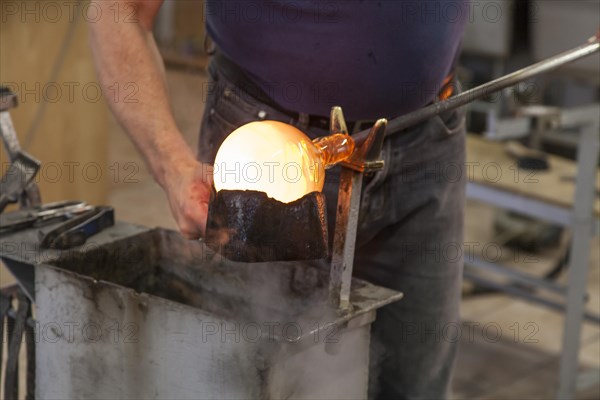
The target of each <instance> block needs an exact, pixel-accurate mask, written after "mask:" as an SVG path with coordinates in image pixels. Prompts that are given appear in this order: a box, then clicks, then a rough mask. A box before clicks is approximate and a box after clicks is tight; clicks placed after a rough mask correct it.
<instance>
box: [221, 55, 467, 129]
mask: <svg viewBox="0 0 600 400" xmlns="http://www.w3.org/2000/svg"><path fill="white" fill-rule="evenodd" d="M214 63H215V66H216V67H217V68H218V69H219V70H220V71H221V72H222V73H223V75H225V77H226V78H227V79H228V80H229V81H231V83H233V84H234V85H235V86H237V87H239V88H242V89H244V91H245V92H246V93H247V94H248V95H250V96H252V97H254V98H255V99H256V100H258V101H260V102H261V103H263V104H265V105H267V106H269V107H271V108H273V109H275V110H277V111H279V112H281V113H283V114H285V115H287V116H288V117H290V118H291V119H292V120H294V121H300V122H301V123H304V124H305V125H306V126H308V127H313V128H320V129H324V130H329V126H330V119H329V117H325V116H319V115H307V114H302V113H299V112H295V111H291V110H287V109H285V108H283V107H281V106H280V105H279V104H277V103H276V102H275V101H274V100H273V99H272V98H271V97H270V96H269V95H268V94H266V93H265V92H264V91H263V90H262V89H261V88H260V87H258V86H257V85H256V84H254V83H253V81H252V79H250V78H249V77H248V73H247V72H246V71H244V69H243V68H242V67H240V66H239V65H237V64H236V63H234V62H233V61H231V60H229V59H228V58H227V57H225V56H224V55H223V54H222V53H221V52H220V51H218V50H216V51H215V52H214ZM454 84H455V83H454V74H450V75H448V76H447V77H446V79H445V80H444V83H443V85H442V89H441V90H440V93H439V94H438V96H437V97H436V100H434V101H439V100H444V99H446V98H448V97H450V96H451V95H452V94H453V89H454ZM374 124H375V120H359V121H346V126H347V128H348V132H349V133H350V134H352V133H356V132H360V131H362V130H365V129H369V128H371V127H372V126H373V125H374Z"/></svg>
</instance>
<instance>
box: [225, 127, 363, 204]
mask: <svg viewBox="0 0 600 400" xmlns="http://www.w3.org/2000/svg"><path fill="white" fill-rule="evenodd" d="M353 151H354V141H353V140H352V138H351V137H350V136H348V135H345V134H341V133H338V134H334V135H331V136H325V137H322V138H318V139H315V140H314V141H311V140H310V138H309V137H308V136H306V135H305V134H304V133H303V132H302V131H300V130H299V129H297V128H295V127H293V126H291V125H288V124H285V123H283V122H278V121H256V122H250V123H248V124H246V125H243V126H241V127H239V128H238V129H236V130H235V131H233V132H232V133H231V134H230V135H229V136H228V137H227V138H226V139H225V141H224V142H223V144H222V145H221V147H220V148H219V151H218V152H217V156H216V158H215V168H214V170H213V179H214V185H215V189H216V190H217V191H219V190H222V189H228V190H256V191H261V192H265V193H266V194H267V195H268V196H269V197H271V198H274V199H276V200H279V201H281V202H284V203H289V202H291V201H294V200H297V199H299V198H301V197H302V196H304V195H306V194H308V193H310V192H313V191H319V192H320V191H321V190H322V189H323V184H324V182H325V169H326V168H328V167H329V166H331V165H333V164H335V163H338V162H340V161H343V160H344V159H345V158H347V157H349V156H350V155H351V154H352V152H353Z"/></svg>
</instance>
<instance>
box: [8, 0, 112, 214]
mask: <svg viewBox="0 0 600 400" xmlns="http://www.w3.org/2000/svg"><path fill="white" fill-rule="evenodd" d="M72 3H74V2H59V1H30V0H28V1H11V0H0V82H1V83H2V84H4V85H9V86H11V87H12V88H13V90H14V91H15V92H16V93H17V94H18V96H19V100H20V104H19V106H18V107H17V108H16V109H14V110H12V111H11V116H12V118H13V122H14V124H15V127H16V130H17V133H18V134H19V139H20V140H21V144H22V145H25V144H26V142H27V141H26V136H27V133H28V132H30V130H31V129H32V125H33V121H34V119H35V118H36V116H37V115H39V112H40V109H41V108H44V107H45V112H44V114H43V116H42V118H41V119H40V120H39V125H38V127H37V129H36V133H35V136H33V137H32V139H31V141H30V142H29V145H28V146H27V148H26V150H27V151H28V152H30V153H31V154H32V155H34V156H35V157H37V158H38V159H40V160H41V161H42V162H43V167H42V170H41V174H40V175H39V177H38V181H39V185H40V188H41V192H42V199H43V201H44V202H49V201H56V200H61V199H81V200H85V201H88V202H90V203H95V204H100V203H104V202H105V201H106V199H107V191H108V182H109V181H110V179H111V176H110V173H111V170H110V169H109V167H110V166H109V165H107V133H108V132H107V124H108V119H107V118H108V113H107V107H106V105H105V101H104V99H103V98H102V93H101V92H99V88H100V87H99V85H98V83H97V79H96V74H95V70H94V67H93V65H92V59H91V54H90V49H89V44H88V26H87V22H86V20H91V19H92V18H94V17H93V11H94V10H93V9H91V8H89V7H88V2H87V1H86V2H81V3H79V5H77V7H73V4H72ZM73 24H74V25H73ZM71 26H74V31H73V35H72V38H71V40H70V44H69V46H68V48H67V50H66V52H65V53H64V59H63V61H62V66H61V67H60V69H59V70H58V74H57V75H56V79H52V70H53V67H54V64H55V63H56V60H57V57H58V55H59V52H60V49H61V46H62V45H63V43H64V40H65V37H66V35H67V32H68V30H69V28H70V27H71ZM44 101H45V103H44ZM24 147H25V146H24ZM1 157H2V164H3V168H4V169H6V166H5V165H6V157H5V154H4V150H2V156H1ZM98 174H101V175H100V176H98Z"/></svg>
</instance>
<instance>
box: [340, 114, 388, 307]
mask: <svg viewBox="0 0 600 400" xmlns="http://www.w3.org/2000/svg"><path fill="white" fill-rule="evenodd" d="M386 125H387V120H386V119H380V120H378V121H377V122H375V125H373V127H372V128H371V131H370V132H369V134H368V136H367V138H366V139H365V141H364V142H362V144H359V145H358V147H357V148H356V149H355V150H354V153H352V156H350V158H349V159H348V160H347V161H345V162H343V163H342V173H341V176H340V188H339V192H338V202H337V215H336V220H335V232H334V238H333V254H332V258H331V274H330V279H329V298H330V303H331V305H332V306H333V307H334V308H337V309H340V310H342V311H344V310H347V309H348V308H349V306H350V283H351V281H352V268H353V264H354V246H355V244H356V231H357V228H358V212H359V210H360V194H361V190H362V181H363V175H364V172H365V171H366V170H377V169H381V168H383V160H380V159H379V158H380V156H381V149H382V147H383V139H384V137H385V127H386ZM330 132H331V134H334V133H344V134H348V128H347V127H346V122H345V120H344V115H343V113H342V109H341V108H340V107H333V108H332V109H331V127H330Z"/></svg>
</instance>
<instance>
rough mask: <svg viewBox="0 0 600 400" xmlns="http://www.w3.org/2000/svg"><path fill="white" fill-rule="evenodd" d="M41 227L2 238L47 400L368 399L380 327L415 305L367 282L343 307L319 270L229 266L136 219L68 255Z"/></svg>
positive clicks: (292, 265)
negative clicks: (392, 308)
mask: <svg viewBox="0 0 600 400" xmlns="http://www.w3.org/2000/svg"><path fill="white" fill-rule="evenodd" d="M48 229H51V227H48ZM38 231H39V229H31V230H28V231H23V232H20V233H17V234H13V235H11V236H4V237H2V238H1V240H0V244H1V246H2V251H1V256H2V260H3V261H4V263H5V264H6V265H7V266H8V267H9V269H10V270H11V271H12V272H13V274H15V276H17V277H18V278H19V280H20V282H21V284H22V285H23V286H24V289H25V290H26V291H27V292H29V293H30V295H31V296H32V297H33V296H34V297H35V303H36V312H35V318H36V320H37V329H36V353H37V354H36V359H37V362H36V395H37V397H38V398H79V399H85V398H105V399H109V398H115V399H116V398H178V399H184V398H194V399H202V398H205V399H218V398H223V399H225V398H226V399H247V398H264V399H282V398H286V399H294V398H302V399H308V398H315V399H316V398H318V399H330V398H331V399H334V398H335V399H340V398H344V399H360V398H366V395H367V383H368V365H369V362H368V360H369V339H370V337H369V330H370V324H371V322H372V321H373V320H374V318H375V310H376V309H377V308H379V307H382V306H383V305H385V304H388V303H390V302H393V301H396V300H398V299H400V298H401V296H402V295H401V294H400V293H398V292H395V291H392V290H389V289H385V288H382V287H378V286H375V285H372V284H369V283H367V282H364V281H359V280H353V282H352V290H351V296H350V300H351V301H350V303H351V307H350V308H349V309H347V310H345V311H339V310H334V309H333V308H331V306H330V305H329V301H328V279H329V278H328V271H327V270H321V269H319V268H316V267H315V266H314V265H311V264H309V263H302V262H287V263H253V264H245V263H234V262H229V261H226V260H223V259H222V258H220V256H218V255H216V254H215V253H214V252H212V251H211V250H210V249H208V247H206V246H205V245H204V244H203V243H201V242H190V241H187V240H185V239H183V238H182V237H181V236H180V235H179V234H177V233H175V232H173V231H168V230H164V229H149V228H145V227H140V226H136V225H131V224H126V223H122V222H118V223H116V224H115V226H114V227H111V228H109V229H107V230H105V231H103V232H102V233H100V234H99V235H97V236H94V238H93V241H91V242H89V243H87V244H86V245H84V246H81V247H79V248H76V249H72V250H63V251H60V250H47V249H40V248H39V246H38V245H37V243H38ZM32 276H34V277H35V278H34V281H35V285H34V286H32V285H31V283H30V282H29V283H28V277H29V278H30V279H29V280H31V277H32Z"/></svg>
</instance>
